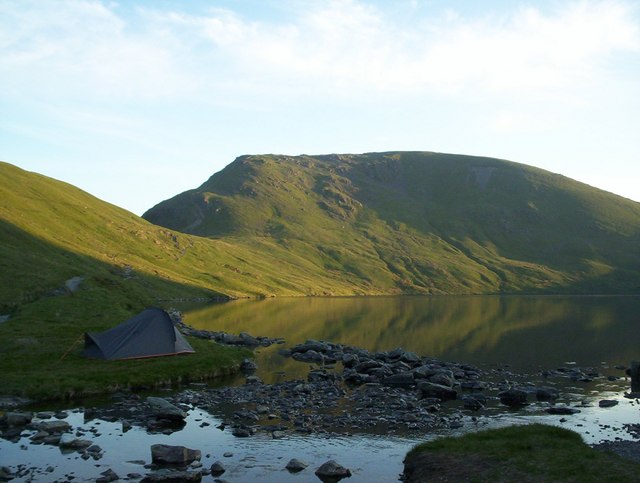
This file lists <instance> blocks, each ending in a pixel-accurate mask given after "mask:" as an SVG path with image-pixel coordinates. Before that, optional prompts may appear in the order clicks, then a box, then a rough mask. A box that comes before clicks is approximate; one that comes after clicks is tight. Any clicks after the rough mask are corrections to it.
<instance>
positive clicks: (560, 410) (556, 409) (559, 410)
mask: <svg viewBox="0 0 640 483" xmlns="http://www.w3.org/2000/svg"><path fill="white" fill-rule="evenodd" d="M547 412H548V413H549V414H560V415H569V414H577V413H579V412H580V410H579V409H576V408H570V407H568V406H551V407H549V408H547Z"/></svg>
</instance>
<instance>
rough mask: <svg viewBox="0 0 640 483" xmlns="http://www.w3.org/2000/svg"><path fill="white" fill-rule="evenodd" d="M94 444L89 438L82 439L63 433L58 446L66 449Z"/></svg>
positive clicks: (82, 447)
mask: <svg viewBox="0 0 640 483" xmlns="http://www.w3.org/2000/svg"><path fill="white" fill-rule="evenodd" d="M92 444H93V443H92V442H91V441H89V440H86V439H81V438H78V437H76V436H74V435H72V434H68V433H65V434H63V435H62V436H61V437H60V441H59V442H58V446H60V448H65V449H85V448H88V447H89V446H91V445H92Z"/></svg>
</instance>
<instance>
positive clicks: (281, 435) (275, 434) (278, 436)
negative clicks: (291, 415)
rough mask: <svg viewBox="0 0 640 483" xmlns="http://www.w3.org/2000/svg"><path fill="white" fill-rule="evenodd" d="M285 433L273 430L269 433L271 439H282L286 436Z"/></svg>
mask: <svg viewBox="0 0 640 483" xmlns="http://www.w3.org/2000/svg"><path fill="white" fill-rule="evenodd" d="M286 435H287V434H286V433H285V432H284V431H274V432H272V433H271V437H272V438H273V439H282V438H284V437H285V436H286Z"/></svg>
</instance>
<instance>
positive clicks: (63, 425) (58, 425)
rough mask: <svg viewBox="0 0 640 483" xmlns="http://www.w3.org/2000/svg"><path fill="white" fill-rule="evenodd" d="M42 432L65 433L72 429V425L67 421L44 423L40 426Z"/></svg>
mask: <svg viewBox="0 0 640 483" xmlns="http://www.w3.org/2000/svg"><path fill="white" fill-rule="evenodd" d="M38 429H39V430H40V431H46V432H47V433H50V434H51V433H65V432H67V431H69V430H70V429H71V425H70V424H69V423H67V422H66V421H43V422H41V423H40V424H38Z"/></svg>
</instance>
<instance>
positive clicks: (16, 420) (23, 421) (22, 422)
mask: <svg viewBox="0 0 640 483" xmlns="http://www.w3.org/2000/svg"><path fill="white" fill-rule="evenodd" d="M32 419H33V413H29V412H8V413H6V414H5V415H4V416H3V417H2V421H3V422H4V424H6V425H7V426H13V427H15V426H26V425H27V424H29V423H30V422H31V420H32Z"/></svg>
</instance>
